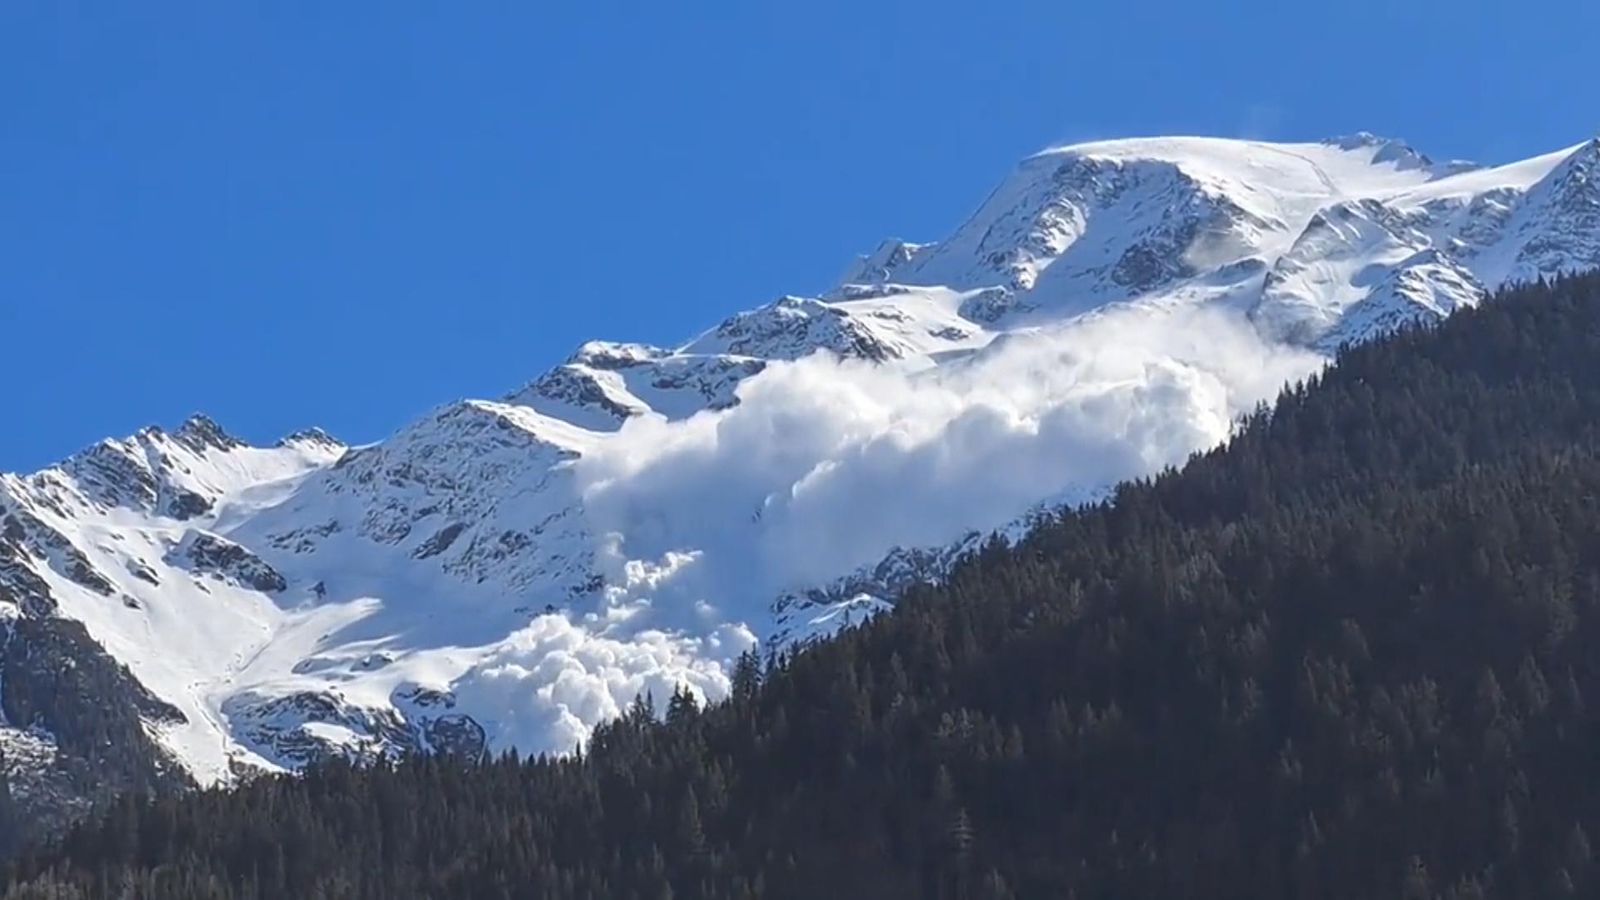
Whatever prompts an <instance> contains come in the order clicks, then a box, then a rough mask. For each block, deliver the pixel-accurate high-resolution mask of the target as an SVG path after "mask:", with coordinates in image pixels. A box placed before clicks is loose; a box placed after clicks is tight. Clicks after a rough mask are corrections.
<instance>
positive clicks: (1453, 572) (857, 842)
mask: <svg viewBox="0 0 1600 900" xmlns="http://www.w3.org/2000/svg"><path fill="white" fill-rule="evenodd" d="M1597 654H1600V278H1595V277H1589V278H1580V279H1570V280H1566V281H1562V282H1560V283H1558V284H1555V285H1553V286H1538V287H1529V288H1525V289H1519V290H1516V291H1513V292H1511V293H1510V294H1508V295H1506V296H1504V297H1502V298H1500V299H1499V300H1497V301H1495V302H1494V303H1492V304H1490V305H1488V306H1487V307H1486V308H1485V309H1483V310H1481V311H1478V312H1470V313H1463V314H1460V315H1458V316H1457V317H1455V318H1454V319H1452V320H1451V321H1450V322H1448V323H1447V324H1445V325H1444V326H1442V327H1440V328H1438V329H1435V330H1430V331H1416V332H1410V333H1406V334H1402V335H1399V336H1396V337H1394V338H1392V339H1390V340H1386V341H1383V342H1380V343H1378V344H1375V345H1371V346H1365V347H1360V348H1357V349H1354V350H1351V351H1349V352H1347V353H1346V354H1345V355H1344V356H1343V358H1342V359H1341V361H1340V364H1339V365H1338V366H1337V367H1336V368H1334V369H1332V370H1330V371H1329V372H1328V373H1326V374H1325V375H1323V376H1321V377H1319V378H1317V379H1314V380H1313V382H1312V383H1311V384H1309V385H1306V386H1303V387H1297V388H1295V389H1293V390H1291V391H1288V392H1287V393H1286V394H1285V395H1284V396H1283V397H1282V398H1281V400H1280V402H1279V403H1278V405H1277V406H1276V408H1275V409H1274V410H1272V411H1271V412H1268V411H1265V410H1263V411H1260V412H1258V413H1257V414H1255V415H1254V416H1252V417H1250V418H1249V420H1248V421H1247V422H1245V423H1243V426H1242V428H1241V431H1240V433H1239V435H1238V436H1237V437H1236V438H1235V439H1234V440H1233V441H1232V442H1231V443H1230V445H1229V446H1228V447H1227V448H1226V449H1223V450H1219V451H1216V452H1212V453H1208V454H1205V455H1203V456H1200V457H1198V458H1196V459H1195V460H1193V461H1191V463H1190V464H1189V465H1188V466H1187V467H1186V468H1185V469H1184V470H1183V472H1182V473H1171V472H1169V473H1166V474H1164V475H1162V476H1160V477H1158V478H1156V479H1153V480H1151V481H1149V482H1146V483H1139V484H1133V485H1128V486H1125V487H1123V488H1122V489H1120V490H1119V491H1118V492H1117V495H1116V499H1115V501H1114V502H1113V503H1109V504H1106V505H1103V506H1100V507H1096V508H1093V509H1089V510H1084V511H1081V512H1073V513H1067V514H1063V515H1062V516H1060V517H1059V518H1058V519H1057V520H1055V521H1053V522H1051V523H1049V524H1047V525H1045V526H1043V527H1041V528H1040V529H1038V530H1037V531H1036V532H1035V533H1034V534H1033V535H1031V536H1030V537H1029V538H1027V539H1026V540H1025V541H1023V542H1022V543H1021V544H1020V545H1019V546H1017V547H1015V548H1007V547H1005V546H1002V545H1000V544H994V545H991V546H989V547H987V548H985V549H984V550H982V551H981V552H979V553H978V554H977V555H975V556H974V557H973V558H972V559H970V560H969V561H967V562H966V563H965V564H964V565H962V566H961V567H959V568H958V569H957V570H956V571H955V572H954V573H953V575H952V576H951V578H950V579H949V581H948V583H947V584H946V585H944V586H942V587H938V588H922V589H918V590H915V591H913V592H912V593H911V594H909V595H908V596H906V597H905V598H903V600H902V601H901V602H900V604H899V605H898V606H897V608H896V609H895V610H894V611H893V612H892V613H889V614H886V615H884V616H881V617H880V618H878V619H877V620H875V621H873V622H871V623H869V624H867V625H865V626H862V627H860V628H857V629H854V630H852V631H849V632H847V633H845V634H843V635H841V636H840V637H839V638H837V639H835V640H833V641H830V642H827V643H825V644H822V645H820V646H818V647H815V648H813V649H811V650H808V651H806V652H804V653H801V654H798V655H796V656H794V657H792V658H787V659H784V660H782V661H780V662H779V663H778V664H777V665H776V666H775V667H774V668H772V669H771V670H769V671H761V670H760V668H759V667H758V666H755V665H754V664H753V661H750V660H746V661H745V663H744V664H742V665H741V666H740V667H739V670H738V674H737V677H736V679H735V681H736V684H735V690H734V698H733V699H732V700H731V701H729V702H726V703H722V704H717V705H713V706H711V707H709V708H707V709H700V708H698V705H697V704H696V703H695V702H694V701H693V698H691V697H687V696H685V695H681V694H680V695H679V696H677V697H674V698H673V700H672V703H671V706H670V708H669V712H668V715H667V717H666V721H664V722H658V721H656V720H655V719H654V718H653V717H652V716H651V715H650V712H649V710H648V709H647V708H645V707H643V706H642V705H641V706H639V707H636V708H635V709H634V710H633V711H631V712H630V713H629V714H628V715H626V716H625V717H624V718H623V719H622V720H620V721H618V722H616V723H614V724H612V725H610V726H608V727H606V728H603V729H601V730H600V731H599V733H598V734H597V735H596V737H595V739H594V742H593V745H592V746H591V747H590V748H589V750H588V751H587V753H586V754H585V755H584V756H583V757H581V758H574V759H567V760H548V759H535V760H519V759H516V758H515V757H508V758H502V759H499V760H494V761H488V762H485V763H482V764H475V765H468V764H464V763H461V762H456V761H450V760H445V759H428V760H417V761H414V762H409V763H406V764H403V765H399V766H379V767H377V768H373V769H367V770H358V769H352V768H350V767H348V766H344V765H329V766H326V767H323V768H320V769H318V770H316V771H313V772H311V773H309V774H307V775H306V776H305V777H303V778H299V779H287V778H284V779H278V778H274V779H265V780H261V781H257V782H255V783H252V784H249V785H247V786H245V787H242V788H240V789H238V790H236V791H232V792H215V791H212V792H202V793H196V794H190V795H187V796H182V797H164V798H161V799H157V800H155V801H139V800H131V799H130V800H127V801H125V802H124V803H122V804H121V805H120V806H118V807H116V808H114V809H112V810H110V811H109V813H108V814H107V815H106V816H104V817H103V818H101V819H99V820H98V821H96V822H93V823H91V824H87V825H85V826H83V827H81V828H79V829H77V830H76V831H74V832H73V833H72V834H71V835H69V836H68V837H67V838H66V839H65V840H64V841H63V842H62V843H61V844H60V845H59V846H56V847H52V848H49V849H48V850H45V851H42V852H36V853H34V854H30V855H27V856H25V857H24V858H23V859H22V860H21V861H20V862H19V863H18V870H17V873H16V877H15V878H14V881H13V883H14V884H17V885H26V886H25V887H21V886H19V887H16V888H14V889H13V893H12V894H11V895H10V896H14V897H53V896H61V897H76V896H139V897H175V898H176V897H182V898H196V897H350V898H393V897H432V898H444V897H485V898H502V897H504V898H511V897H519V898H520V897H530V898H544V897H548V898H569V897H571V898H582V897H589V898H613V897H615V898H651V900H654V898H666V897H673V898H758V897H764V898H812V897H862V898H867V897H871V898H885V897H928V898H1024V897H1073V898H1077V900H1115V898H1133V897H1163V898H1252V897H1258V898H1328V900H1332V898H1351V900H1356V898H1373V897H1400V898H1418V900H1424V898H1425V900H1436V898H1439V900H1468V898H1530V897H1532V898H1540V897H1565V896H1573V897H1585V896H1596V895H1597V894H1600V871H1597V870H1596V863H1595V859H1594V847H1593V845H1592V841H1591V838H1590V835H1592V834H1594V833H1596V831H1595V829H1596V828H1597V827H1600V765H1597V760H1596V753H1597V750H1596V748H1597V747H1600V719H1597V718H1596V713H1595V710H1596V708H1597V704H1600V665H1597V664H1596V659H1597V658H1600V656H1597ZM75 891H76V892H75ZM52 892H54V893H52Z"/></svg>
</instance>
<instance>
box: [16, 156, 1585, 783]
mask: <svg viewBox="0 0 1600 900" xmlns="http://www.w3.org/2000/svg"><path fill="white" fill-rule="evenodd" d="M1595 265H1600V142H1596V141H1591V142H1588V143H1585V144H1582V145H1579V146H1576V147H1572V148H1568V149H1566V150H1562V151H1558V152H1556V153H1552V154H1549V155H1547V156H1542V157H1538V158H1536V159H1532V160H1528V161H1525V162H1520V163H1515V164H1512V165H1509V166H1502V167H1499V168H1478V167H1474V166H1470V165H1467V164H1464V163H1447V164H1438V163H1435V162H1433V161H1431V160H1429V159H1428V158H1427V157H1425V156H1423V155H1422V154H1420V153H1417V152H1416V151H1414V150H1412V149H1411V148H1409V147H1407V146H1405V145H1404V144H1402V143H1399V142H1397V141H1391V140H1385V139H1381V138H1376V137H1373V136H1371V135H1365V134H1362V135H1356V136H1354V137H1349V138H1341V139H1336V140H1331V141H1323V142H1315V143H1303V144H1269V143H1262V142H1247V141H1232V140H1221V139H1211V138H1152V139H1137V140H1125V141H1109V142H1101V143H1094V144H1083V145H1077V146H1071V147H1062V148H1055V149H1051V150H1047V151H1044V152H1042V153H1039V154H1036V155H1035V156H1032V157H1030V158H1028V159H1027V160H1024V161H1023V163H1022V164H1021V165H1020V166H1019V167H1018V168H1017V169H1016V170H1015V171H1014V172H1013V173H1012V174H1011V175H1010V176H1009V177H1008V178H1006V179H1005V180H1004V181H1003V182H1002V184H1001V185H1000V187H999V188H997V189H996V190H995V192H994V193H992V194H991V195H990V196H989V197H988V199H986V200H985V201H984V202H983V204H982V205H981V206H980V207H979V208H978V210H977V211H976V212H975V213H974V214H973V215H972V217H971V218H970V219H968V220H967V221H966V222H965V223H963V224H962V225H961V226H960V227H959V228H957V229H956V231H955V232H954V234H952V235H951V237H950V238H949V239H948V240H946V241H942V242H939V243H934V244H911V243H906V242H902V241H888V242H885V243H884V244H883V245H882V246H881V247H879V248H878V250H877V251H876V252H874V253H873V254H871V255H870V256H868V257H865V258H863V259H862V260H861V261H860V262H859V263H858V264H857V265H856V266H855V267H854V268H853V269H852V270H851V272H850V274H849V276H848V277H847V278H846V279H845V281H844V282H843V283H841V284H840V285H838V286H836V287H834V288H833V289H831V290H830V291H828V292H826V293H825V294H823V295H822V296H820V297H785V298H783V299H780V300H778V301H776V302H774V303H772V304H769V305H767V306H764V307H760V308H757V309H754V310H751V311H748V312H743V313H739V314H737V315H735V316H733V317H731V318H729V319H728V320H726V321H725V322H723V323H721V324H720V325H718V326H717V327H715V328H713V329H711V330H710V331H707V332H705V333H704V334H701V335H699V336H697V337H695V338H694V339H692V340H689V341H687V342H685V343H684V344H683V345H682V346H679V347H676V348H660V347H651V346H646V345H641V344H620V343H605V342H592V343H589V344H585V345H584V346H583V347H581V348H579V349H578V351H577V352H576V353H574V354H573V356H572V357H571V358H569V359H568V360H566V361H565V362H563V363H561V364H560V365H558V366H556V367H555V368H553V369H551V370H550V371H549V372H548V373H546V374H544V375H543V376H541V377H539V378H537V379H535V380H534V381H532V382H530V383H529V384H527V385H526V386H524V387H522V388H520V389H518V390H516V391H513V392H511V393H510V394H508V395H506V396H505V397H503V398H501V399H500V400H497V401H487V400H468V401H461V402H458V403H454V404H449V405H447V406H445V407H442V408H440V409H437V410H434V411H432V412H431V413H429V414H428V415H426V416H424V417H422V418H421V419H419V420H417V421H416V422H413V423H411V424H409V425H407V426H405V427H404V428H402V429H400V430H399V431H398V432H396V433H395V434H394V435H392V436H390V437H389V438H387V439H385V440H383V441H380V442H378V443H376V444H372V445H369V446H363V447H353V448H352V447H345V446H344V445H342V444H340V443H338V442H337V441H335V440H333V439H332V438H329V437H328V436H326V435H324V434H322V433H320V432H306V433H302V434H297V435H294V436H291V437H289V438H286V439H284V440H283V441H281V442H280V443H279V444H277V445H276V446H273V447H265V448H255V447H249V446H246V445H244V444H243V443H241V442H239V441H237V440H235V439H234V438H232V437H230V436H229V435H227V434H226V433H225V432H224V431H223V430H222V429H221V428H220V427H218V426H217V425H216V424H215V423H212V422H210V421H209V420H207V419H204V418H203V417H197V418H195V419H192V420H190V421H189V422H188V423H185V425H184V426H183V427H182V428H180V429H178V430H177V431H175V432H173V433H171V434H168V433H166V432H163V431H161V430H159V429H146V430H144V431H141V432H140V433H139V434H137V435H134V436H133V437H131V438H128V439H126V440H120V441H104V442H102V443H100V444H98V445H96V446H94V447H91V448H89V449H88V450H85V451H83V452H82V453H79V454H77V455H76V456H73V457H71V458H69V459H67V460H65V461H63V462H62V463H60V464H58V465H56V466H52V467H50V468H48V469H45V470H43V471H41V472H38V473H35V474H32V475H27V476H15V475H6V476H0V524H3V526H4V527H3V531H0V599H7V600H8V602H4V603H0V613H3V614H4V615H5V616H8V617H11V618H15V617H24V616H32V617H39V616H44V617H51V616H59V617H64V618H68V619H73V620H77V621H81V622H82V623H83V624H84V625H85V626H86V627H87V629H88V631H89V633H90V635H92V637H93V638H94V639H95V640H96V641H98V642H99V643H100V644H101V645H103V647H104V648H105V650H106V651H107V652H108V653H109V654H110V655H111V656H112V657H113V658H115V659H116V660H118V661H120V662H122V663H124V664H126V665H127V666H128V668H129V670H130V671H131V673H132V675H133V676H134V677H135V678H136V679H137V680H138V681H139V682H140V683H142V684H143V685H144V686H145V687H146V688H148V689H149V690H150V691H151V692H152V693H153V694H154V695H155V696H157V697H158V698H160V699H161V700H164V701H166V702H167V703H169V704H171V705H172V706H173V707H174V708H176V709H177V710H178V712H179V713H180V714H181V715H180V716H179V717H177V718H172V717H167V718H164V719H161V720H156V719H151V720H150V721H148V722H147V723H146V728H147V729H148V730H149V731H150V732H151V733H152V735H153V736H154V737H155V738H156V739H157V740H158V742H159V743H160V745H161V746H162V747H164V748H165V749H166V750H167V751H168V752H170V753H171V755H172V756H173V758H174V759H175V760H177V761H178V762H179V763H180V764H181V765H183V766H184V767H185V768H186V769H187V770H188V771H190V772H191V773H192V774H193V775H194V776H195V777H196V778H197V779H198V780H200V781H203V782H215V781H222V780H227V779H230V778H233V777H236V776H237V775H238V774H239V773H241V772H246V771H250V770H259V769H267V770H272V769H280V768H294V767H297V766H300V765H303V764H304V763H306V762H307V761H309V760H311V759H314V758H317V757H318V756H320V755H323V754H327V753H344V754H351V755H357V756H367V755H372V754H379V753H394V752H401V751H406V750H413V749H439V748H452V749H466V750H475V749H478V748H481V747H484V746H488V747H491V748H505V747H510V746H516V747H519V748H521V749H523V750H527V751H543V750H554V751H563V750H567V749H570V748H572V747H573V746H575V745H576V744H578V743H580V742H582V741H583V740H584V739H586V738H587V736H588V735H589V733H590V730H591V729H592V728H593V726H594V725H596V724H597V723H599V722H601V721H604V720H605V719H607V718H609V717H612V716H614V715H616V714H617V712H618V711H619V710H620V709H621V708H623V707H624V706H625V705H626V704H627V703H628V702H629V701H630V700H632V698H633V697H634V696H635V695H637V694H640V693H651V694H653V695H654V696H655V697H656V698H657V699H662V698H665V697H666V696H669V695H670V694H671V692H672V691H673V690H674V689H675V688H676V687H677V686H679V685H687V686H689V687H690V688H691V689H693V690H695V691H697V692H699V693H701V694H704V695H708V696H716V695H719V694H721V693H722V692H724V691H725V690H726V689H727V675H726V673H727V671H729V667H730V664H731V662H732V660H733V659H734V658H736V657H737V656H738V655H739V654H740V653H743V652H745V651H748V650H752V649H756V648H759V647H762V646H763V645H764V646H766V647H768V648H771V647H775V646H780V645H782V644H783V643H785V642H788V641H794V640H802V639H806V638H808V637H811V636H814V635H816V634H820V633H826V632H827V631H829V630H831V629H833V628H836V627H839V626H840V625H841V624H844V623H846V622H848V621H852V620H855V619H858V618H859V617H860V616H863V615H870V614H871V612H872V611H873V610H875V609H878V608H881V607H882V605H883V604H884V603H885V602H886V601H888V600H890V599H892V595H893V593H894V591H895V590H896V589H897V588H898V587H900V586H902V585H904V584H905V583H907V582H908V581H910V580H913V579H916V578H920V577H937V576H938V575H939V573H940V572H942V571H943V570H944V568H945V567H946V566H948V565H949V563H950V561H951V559H952V558H954V557H955V556H956V555H958V554H959V552H960V548H962V547H966V546H970V542H971V541H972V540H973V535H974V534H981V533H984V532H987V531H991V530H994V529H1007V528H1010V529H1015V528H1018V527H1023V525H1024V524H1025V523H1026V521H1027V517H1028V516H1029V515H1030V514H1034V513H1035V512H1036V511H1037V510H1039V509H1041V508H1044V507H1045V506H1047V505H1048V504H1050V503H1056V504H1059V503H1072V502H1081V501H1083V500H1086V499H1090V498H1093V497H1095V496H1098V495H1099V492H1100V491H1102V490H1103V489H1104V488H1105V487H1106V486H1108V485H1110V484H1113V483H1115V482H1116V481H1118V480H1121V479H1124V478H1128V477H1133V476H1138V475H1141V474H1145V473H1149V472H1151V471H1154V470H1157V469H1159V468H1161V467H1163V466H1166V465H1171V464H1176V463H1180V462H1182V460H1183V459H1184V458H1185V457H1186V456H1187V455H1188V454H1190V453H1192V452H1194V451H1196V450H1199V449H1202V448H1205V447H1208V446H1212V445H1215V444H1216V443H1218V442H1220V441H1222V440H1224V439H1225V438H1226V437H1227V435H1228V433H1229V430H1230V428H1231V426H1232V423H1233V421H1234V420H1235V418H1236V417H1237V416H1238V415H1239V414H1241V413H1243V412H1245V411H1247V410H1249V409H1250V408H1251V407H1253V406H1254V405H1255V404H1256V403H1258V402H1260V401H1262V400H1266V399H1269V398H1270V397H1271V396H1272V395H1273V394H1274V393H1275V392H1276V391H1277V390H1278V389H1279V388H1280V387H1281V386H1282V385H1283V384H1284V383H1285V382H1287V381H1290V380H1293V379H1295V378H1299V377H1303V376H1304V375H1306V374H1307V373H1309V372H1312V371H1314V370H1315V369H1316V368H1317V367H1318V366H1320V365H1321V364H1322V363H1323V362H1324V361H1325V360H1326V358H1327V355H1328V354H1329V353H1330V352H1332V351H1333V350H1334V349H1335V348H1337V346H1338V345H1339V344H1341V343H1343V342H1347V341H1361V340H1365V339H1367V338H1370V337H1371V336H1373V335H1375V334H1378V333H1381V332H1382V331H1385V330H1388V329H1392V328H1395V327H1398V326H1400V325H1403V324H1406V323H1411V322H1427V321H1432V320H1435V319H1437V318H1438V317H1440V316H1443V315H1447V314H1449V313H1450V312H1452V311H1454V310H1456V309H1460V308H1462V307H1466V306H1471V305H1473V304H1475V303H1477V302H1478V301H1479V300H1480V299H1481V298H1482V297H1483V296H1484V295H1485V294H1486V293H1487V292H1488V291H1489V290H1491V289H1492V288H1494V287H1496V286H1498V285H1500V284H1502V283H1504V282H1506V281H1508V280H1523V279H1529V278H1534V277H1539V276H1548V275H1552V274H1556V273H1559V272H1564V271H1572V270H1577V269H1582V268H1589V267H1593V266H1595ZM29 724H30V723H26V722H21V723H6V725H5V728H6V729H8V730H9V733H11V734H12V735H13V737H15V738H16V740H18V741H20V740H22V738H21V737H19V735H21V734H22V729H25V728H26V727H27V726H28V725H29ZM46 737H47V736H46ZM40 739H43V738H41V737H40V735H39V733H38V732H37V731H35V732H30V733H29V736H28V738H27V740H30V741H37V740H40ZM30 746H31V745H30Z"/></svg>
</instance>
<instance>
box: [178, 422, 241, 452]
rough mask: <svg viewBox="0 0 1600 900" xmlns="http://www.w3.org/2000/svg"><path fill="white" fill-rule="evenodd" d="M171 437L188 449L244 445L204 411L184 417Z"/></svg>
mask: <svg viewBox="0 0 1600 900" xmlns="http://www.w3.org/2000/svg"><path fill="white" fill-rule="evenodd" d="M173 437H174V438H176V439H177V440H178V441H180V442H182V443H183V444H186V445H187V446H188V447H189V448H190V449H192V450H196V451H201V452H203V451H204V450H206V449H207V448H213V449H217V450H233V449H235V448H238V447H243V446H246V445H245V442H244V441H241V440H239V439H238V438H236V437H234V436H233V435H231V434H229V433H228V432H227V431H225V430H223V428H222V426H221V425H218V424H217V422H216V420H215V419H213V418H211V417H210V416H208V415H206V414H205V413H195V414H193V415H191V416H189V418H187V419H184V420H183V424H182V425H180V426H179V427H178V430H177V431H176V432H174V433H173Z"/></svg>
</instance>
